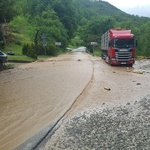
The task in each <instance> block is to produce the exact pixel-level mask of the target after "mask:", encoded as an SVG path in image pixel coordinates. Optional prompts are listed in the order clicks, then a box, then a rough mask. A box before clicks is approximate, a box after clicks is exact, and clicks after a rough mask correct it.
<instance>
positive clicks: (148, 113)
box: [43, 95, 150, 150]
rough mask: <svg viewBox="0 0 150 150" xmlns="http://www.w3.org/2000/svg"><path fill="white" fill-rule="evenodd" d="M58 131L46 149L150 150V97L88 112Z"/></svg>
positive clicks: (65, 124)
mask: <svg viewBox="0 0 150 150" xmlns="http://www.w3.org/2000/svg"><path fill="white" fill-rule="evenodd" d="M57 132H58V133H57V136H55V135H54V136H53V137H52V138H51V139H50V141H49V142H48V143H47V145H46V146H45V148H43V149H44V150H52V149H57V150H61V149H65V150H66V149H68V150H70V149H76V150H91V149H93V150H104V149H107V150H109V149H111V150H121V149H123V150H149V149H150V95H148V96H146V97H145V98H143V99H142V100H141V101H139V102H137V101H135V103H134V104H130V103H127V104H126V105H125V106H118V107H114V108H111V109H110V108H105V109H102V110H98V109H94V110H88V111H85V112H84V113H83V114H80V115H78V116H75V117H74V118H72V119H69V120H67V121H65V122H64V123H63V125H62V126H61V127H60V129H59V131H57Z"/></svg>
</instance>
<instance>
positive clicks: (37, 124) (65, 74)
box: [0, 53, 150, 150]
mask: <svg viewBox="0 0 150 150" xmlns="http://www.w3.org/2000/svg"><path fill="white" fill-rule="evenodd" d="M139 63H140V62H139ZM140 65H141V63H140ZM140 65H139V64H138V62H137V63H136V64H135V66H134V67H135V68H136V69H143V68H140V67H141V66H140ZM147 68H148V67H147ZM149 77H150V74H149V72H148V71H144V73H143V74H136V73H133V72H127V67H126V66H124V67H123V66H119V67H112V66H109V65H108V64H106V63H105V62H104V61H103V60H102V59H101V58H99V57H92V56H90V55H88V54H86V53H71V54H67V55H61V56H59V57H56V58H51V59H46V60H42V61H41V60H40V61H37V62H35V63H31V64H25V65H21V66H17V68H15V69H13V70H7V71H3V72H0V150H1V149H2V150H9V149H13V148H16V147H17V146H19V145H20V144H22V143H24V142H25V141H26V140H27V139H29V138H30V137H32V136H33V135H34V134H35V133H37V132H39V131H40V130H42V129H44V128H45V127H47V126H48V125H50V124H53V123H55V122H56V121H57V120H58V119H59V118H60V117H61V116H62V115H63V114H64V113H65V112H66V110H68V109H69V107H70V106H71V105H72V103H73V102H74V101H75V100H76V101H75V104H74V105H73V107H72V108H71V111H69V113H67V115H66V117H70V118H72V117H73V116H75V115H77V114H78V113H81V112H83V111H85V110H87V109H93V108H96V109H102V108H105V107H114V106H115V107H116V106H117V105H123V104H127V103H134V102H135V101H138V100H140V99H142V98H143V97H144V96H145V95H147V94H149V92H150V91H149V89H150V80H149ZM89 81H90V82H89ZM107 89H109V90H107Z"/></svg>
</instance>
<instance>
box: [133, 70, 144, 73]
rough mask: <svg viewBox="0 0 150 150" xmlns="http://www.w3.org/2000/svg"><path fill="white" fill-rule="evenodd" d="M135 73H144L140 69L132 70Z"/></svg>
mask: <svg viewBox="0 0 150 150" xmlns="http://www.w3.org/2000/svg"><path fill="white" fill-rule="evenodd" d="M132 72H133V73H137V74H143V71H140V70H132Z"/></svg>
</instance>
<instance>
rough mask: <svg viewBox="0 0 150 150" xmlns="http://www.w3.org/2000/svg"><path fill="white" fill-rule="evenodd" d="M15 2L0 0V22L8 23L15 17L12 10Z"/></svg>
mask: <svg viewBox="0 0 150 150" xmlns="http://www.w3.org/2000/svg"><path fill="white" fill-rule="evenodd" d="M14 5H15V0H1V2H0V14H1V15H0V22H1V23H3V22H5V21H10V20H12V19H13V17H14V16H15V15H16V11H15V9H14Z"/></svg>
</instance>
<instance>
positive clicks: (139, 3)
mask: <svg viewBox="0 0 150 150" xmlns="http://www.w3.org/2000/svg"><path fill="white" fill-rule="evenodd" d="M103 1H107V2H109V3H110V4H112V5H114V6H116V7H117V8H119V9H121V10H123V11H125V12H126V13H129V14H134V15H139V16H145V17H150V0H103Z"/></svg>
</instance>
